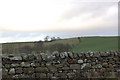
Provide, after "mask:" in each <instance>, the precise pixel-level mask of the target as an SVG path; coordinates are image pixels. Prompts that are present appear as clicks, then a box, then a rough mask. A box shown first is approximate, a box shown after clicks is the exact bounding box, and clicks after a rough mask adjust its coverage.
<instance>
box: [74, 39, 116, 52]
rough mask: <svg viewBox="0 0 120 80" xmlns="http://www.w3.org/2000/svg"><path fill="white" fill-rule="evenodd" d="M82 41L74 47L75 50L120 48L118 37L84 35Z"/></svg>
mask: <svg viewBox="0 0 120 80" xmlns="http://www.w3.org/2000/svg"><path fill="white" fill-rule="evenodd" d="M81 40H82V42H81V43H80V44H78V45H77V46H75V48H73V49H72V51H74V52H81V51H83V52H85V51H107V50H117V49H118V37H82V38H81Z"/></svg>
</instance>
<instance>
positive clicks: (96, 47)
mask: <svg viewBox="0 0 120 80" xmlns="http://www.w3.org/2000/svg"><path fill="white" fill-rule="evenodd" d="M80 39H81V42H79V40H78V38H68V39H61V40H56V41H52V42H44V45H45V46H49V45H52V44H56V43H62V44H69V45H72V46H74V47H73V48H72V49H71V50H70V51H73V52H87V51H109V50H118V37H117V36H116V37H115V36H114V37H81V38H80ZM34 44H35V43H34V42H13V43H3V48H9V49H11V50H14V51H13V52H14V53H17V52H19V48H20V47H24V46H26V45H27V46H30V47H33V46H34Z"/></svg>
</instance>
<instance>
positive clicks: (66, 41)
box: [44, 38, 79, 46]
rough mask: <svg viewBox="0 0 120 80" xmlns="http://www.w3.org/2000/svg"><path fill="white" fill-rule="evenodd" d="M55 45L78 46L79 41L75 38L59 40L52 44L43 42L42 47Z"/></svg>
mask: <svg viewBox="0 0 120 80" xmlns="http://www.w3.org/2000/svg"><path fill="white" fill-rule="evenodd" d="M56 43H62V44H69V45H77V44H79V40H78V39H77V38H69V39H61V40H56V41H53V42H45V43H44V45H45V46H49V45H52V44H56Z"/></svg>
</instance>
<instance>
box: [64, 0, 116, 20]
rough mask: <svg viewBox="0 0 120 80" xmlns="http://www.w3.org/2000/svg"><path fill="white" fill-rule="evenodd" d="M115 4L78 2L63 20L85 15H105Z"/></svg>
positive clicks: (66, 13)
mask: <svg viewBox="0 0 120 80" xmlns="http://www.w3.org/2000/svg"><path fill="white" fill-rule="evenodd" d="M115 5H117V3H115V2H89V3H88V2H79V1H78V2H76V3H74V5H73V8H72V9H70V10H68V11H67V12H65V14H64V15H63V16H62V19H71V18H73V17H77V16H79V15H82V14H85V13H92V17H98V16H101V15H104V13H105V11H107V10H108V8H109V7H111V6H115Z"/></svg>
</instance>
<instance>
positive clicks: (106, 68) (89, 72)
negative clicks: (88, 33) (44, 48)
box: [2, 51, 120, 80]
mask: <svg viewBox="0 0 120 80" xmlns="http://www.w3.org/2000/svg"><path fill="white" fill-rule="evenodd" d="M119 75H120V51H106V52H80V53H72V52H62V53H53V54H52V53H51V54H46V53H40V54H25V53H21V54H19V55H15V54H9V55H6V54H3V55H2V78H3V79H4V78H45V79H53V80H54V79H55V80H57V79H59V78H64V79H76V78H118V79H120V76H119Z"/></svg>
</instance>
